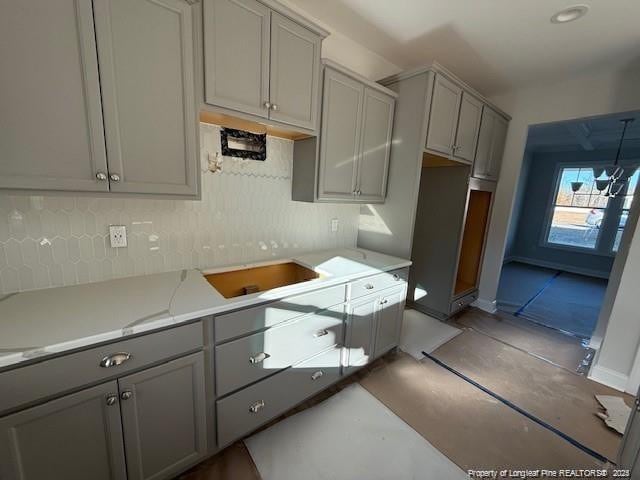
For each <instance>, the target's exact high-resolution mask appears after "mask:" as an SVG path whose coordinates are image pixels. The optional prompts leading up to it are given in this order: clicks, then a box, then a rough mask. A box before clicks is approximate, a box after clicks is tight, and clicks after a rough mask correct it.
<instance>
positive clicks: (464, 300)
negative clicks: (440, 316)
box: [449, 290, 478, 314]
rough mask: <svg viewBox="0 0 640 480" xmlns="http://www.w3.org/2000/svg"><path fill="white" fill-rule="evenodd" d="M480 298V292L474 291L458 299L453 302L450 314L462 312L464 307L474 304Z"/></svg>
mask: <svg viewBox="0 0 640 480" xmlns="http://www.w3.org/2000/svg"><path fill="white" fill-rule="evenodd" d="M477 298H478V291H477V290H474V291H473V292H471V293H468V294H467V295H465V296H464V297H460V298H457V299H456V300H454V301H453V302H451V306H450V307H449V313H450V314H452V313H455V312H457V311H458V310H462V309H463V308H464V307H466V306H468V305H470V304H472V303H473V302H475V301H476V300H477Z"/></svg>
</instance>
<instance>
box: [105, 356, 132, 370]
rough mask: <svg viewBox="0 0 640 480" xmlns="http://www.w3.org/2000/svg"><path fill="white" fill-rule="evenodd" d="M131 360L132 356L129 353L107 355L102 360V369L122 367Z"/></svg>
mask: <svg viewBox="0 0 640 480" xmlns="http://www.w3.org/2000/svg"><path fill="white" fill-rule="evenodd" d="M129 359H131V354H130V353H127V352H118V353H112V354H111V355H107V356H106V357H104V358H103V359H102V360H100V366H101V367H102V368H111V367H117V366H118V365H122V364H123V363H124V362H126V361H128V360H129Z"/></svg>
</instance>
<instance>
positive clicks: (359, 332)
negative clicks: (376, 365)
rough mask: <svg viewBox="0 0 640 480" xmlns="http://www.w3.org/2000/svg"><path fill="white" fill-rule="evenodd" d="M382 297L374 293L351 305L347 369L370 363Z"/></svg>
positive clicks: (348, 322)
mask: <svg viewBox="0 0 640 480" xmlns="http://www.w3.org/2000/svg"><path fill="white" fill-rule="evenodd" d="M379 302H380V297H378V296H377V295H373V296H370V297H365V299H363V300H360V301H358V302H354V303H352V304H351V305H350V306H349V315H348V317H347V336H346V341H345V347H346V358H345V364H346V371H347V373H350V372H351V371H353V370H355V369H357V368H359V367H362V366H363V365H366V364H367V363H369V361H370V360H371V359H372V358H373V349H374V344H375V317H376V311H377V308H378V303H379Z"/></svg>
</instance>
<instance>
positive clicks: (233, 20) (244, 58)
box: [204, 0, 271, 118]
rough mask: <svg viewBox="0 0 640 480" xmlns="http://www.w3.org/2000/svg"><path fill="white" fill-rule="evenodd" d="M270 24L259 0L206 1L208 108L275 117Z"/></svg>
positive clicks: (269, 15)
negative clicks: (271, 101) (271, 91)
mask: <svg viewBox="0 0 640 480" xmlns="http://www.w3.org/2000/svg"><path fill="white" fill-rule="evenodd" d="M270 19H271V11H270V10H269V8H267V7H266V6H264V5H263V4H261V3H259V2H257V1H255V0H204V70H205V101H206V102H207V103H208V104H210V105H217V106H220V107H225V108H230V109H233V110H237V111H239V112H244V113H250V114H253V115H257V116H259V117H264V118H267V117H268V116H269V109H268V108H267V106H266V104H267V103H268V102H269V49H270V47H269V44H270V27H271V24H270V22H271V20H270Z"/></svg>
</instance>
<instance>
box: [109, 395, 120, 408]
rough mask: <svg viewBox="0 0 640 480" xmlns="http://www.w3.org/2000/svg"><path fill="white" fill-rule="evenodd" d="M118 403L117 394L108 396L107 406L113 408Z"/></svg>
mask: <svg viewBox="0 0 640 480" xmlns="http://www.w3.org/2000/svg"><path fill="white" fill-rule="evenodd" d="M117 401H118V396H117V395H116V394H115V393H110V394H109V395H107V405H109V406H112V405H115V403H116V402H117Z"/></svg>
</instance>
